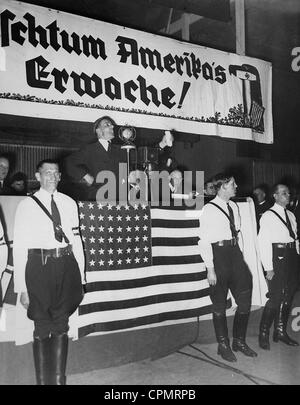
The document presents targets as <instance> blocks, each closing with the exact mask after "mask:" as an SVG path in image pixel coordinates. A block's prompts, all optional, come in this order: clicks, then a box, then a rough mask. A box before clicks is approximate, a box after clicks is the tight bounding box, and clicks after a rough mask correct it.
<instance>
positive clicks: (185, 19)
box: [181, 13, 190, 41]
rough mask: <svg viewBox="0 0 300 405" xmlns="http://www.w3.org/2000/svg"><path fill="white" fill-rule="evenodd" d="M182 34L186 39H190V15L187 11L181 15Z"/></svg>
mask: <svg viewBox="0 0 300 405" xmlns="http://www.w3.org/2000/svg"><path fill="white" fill-rule="evenodd" d="M181 24H182V26H181V36H182V39H183V40H184V41H189V40H190V16H189V14H187V13H183V14H182V16H181Z"/></svg>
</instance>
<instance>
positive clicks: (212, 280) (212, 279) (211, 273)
mask: <svg viewBox="0 0 300 405" xmlns="http://www.w3.org/2000/svg"><path fill="white" fill-rule="evenodd" d="M207 281H208V284H209V285H216V284H217V276H216V272H215V269H214V267H208V268H207Z"/></svg>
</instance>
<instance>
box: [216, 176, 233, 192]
mask: <svg viewBox="0 0 300 405" xmlns="http://www.w3.org/2000/svg"><path fill="white" fill-rule="evenodd" d="M233 177H234V176H233V174H231V173H218V174H216V175H215V177H214V178H213V179H212V182H213V184H214V187H215V189H216V191H218V190H220V188H221V186H222V185H223V184H227V183H229V182H230V180H231V179H232V178H233Z"/></svg>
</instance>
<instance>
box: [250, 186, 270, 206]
mask: <svg viewBox="0 0 300 405" xmlns="http://www.w3.org/2000/svg"><path fill="white" fill-rule="evenodd" d="M268 194H269V189H268V185H267V184H260V185H259V186H256V187H255V189H254V190H253V196H254V198H255V200H256V202H257V203H258V204H261V203H263V202H264V201H266V200H267V198H268Z"/></svg>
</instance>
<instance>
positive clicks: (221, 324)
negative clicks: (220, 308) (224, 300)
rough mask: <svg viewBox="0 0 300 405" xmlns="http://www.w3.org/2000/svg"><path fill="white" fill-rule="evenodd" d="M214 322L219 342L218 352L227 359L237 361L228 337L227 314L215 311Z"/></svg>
mask: <svg viewBox="0 0 300 405" xmlns="http://www.w3.org/2000/svg"><path fill="white" fill-rule="evenodd" d="M213 323H214V328H215V333H216V338H217V342H218V354H219V355H220V356H221V357H222V358H223V359H224V360H226V361H230V362H235V361H236V357H235V355H234V354H233V353H232V350H231V347H230V342H229V338H228V329H227V320H226V315H225V314H220V313H213Z"/></svg>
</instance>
